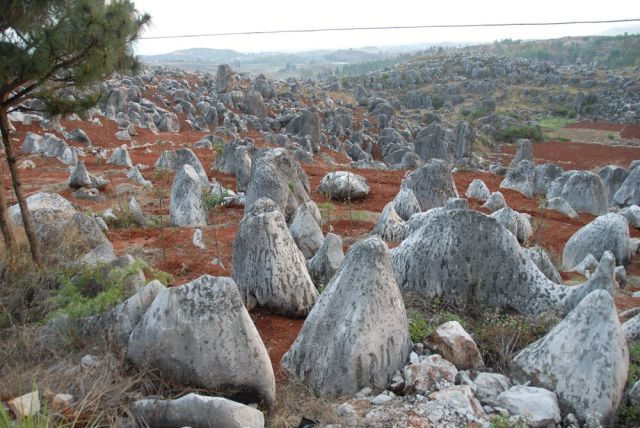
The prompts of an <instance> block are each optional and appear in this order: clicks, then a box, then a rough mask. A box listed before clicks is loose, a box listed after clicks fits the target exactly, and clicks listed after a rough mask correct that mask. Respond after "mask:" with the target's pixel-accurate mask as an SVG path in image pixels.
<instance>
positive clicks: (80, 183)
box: [69, 161, 91, 189]
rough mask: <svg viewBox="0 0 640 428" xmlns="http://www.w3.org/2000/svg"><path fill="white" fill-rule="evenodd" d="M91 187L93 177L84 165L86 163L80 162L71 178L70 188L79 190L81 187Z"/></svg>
mask: <svg viewBox="0 0 640 428" xmlns="http://www.w3.org/2000/svg"><path fill="white" fill-rule="evenodd" d="M90 186H91V176H90V175H89V172H88V171H87V167H86V166H85V165H84V161H78V163H77V164H76V167H75V168H74V169H73V172H72V173H71V175H70V176H69V187H71V188H72V189H79V188H81V187H90Z"/></svg>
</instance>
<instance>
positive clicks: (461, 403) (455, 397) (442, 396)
mask: <svg viewBox="0 0 640 428" xmlns="http://www.w3.org/2000/svg"><path fill="white" fill-rule="evenodd" d="M429 399H431V400H434V401H435V402H436V403H441V404H442V405H443V406H446V407H449V408H454V409H456V411H457V412H458V413H460V414H464V415H473V417H474V418H476V419H482V418H485V417H486V415H485V413H484V410H483V409H482V405H481V404H480V402H479V401H478V400H477V399H476V397H474V395H473V392H472V391H471V388H470V387H469V386H468V385H457V386H452V387H450V388H447V389H443V390H442V391H436V392H432V393H431V394H429Z"/></svg>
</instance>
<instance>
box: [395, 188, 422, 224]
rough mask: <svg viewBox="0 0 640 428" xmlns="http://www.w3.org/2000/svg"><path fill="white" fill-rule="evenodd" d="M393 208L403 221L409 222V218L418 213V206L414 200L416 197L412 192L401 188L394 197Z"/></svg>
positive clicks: (416, 200)
mask: <svg viewBox="0 0 640 428" xmlns="http://www.w3.org/2000/svg"><path fill="white" fill-rule="evenodd" d="M393 208H394V209H395V210H396V213H397V214H398V215H399V216H400V218H401V219H403V220H404V221H407V220H409V217H411V216H412V215H413V214H415V213H419V212H420V204H419V203H418V199H416V195H415V194H414V193H413V190H411V189H409V188H408V187H402V186H401V187H400V191H399V192H398V194H397V195H396V197H395V198H394V199H393Z"/></svg>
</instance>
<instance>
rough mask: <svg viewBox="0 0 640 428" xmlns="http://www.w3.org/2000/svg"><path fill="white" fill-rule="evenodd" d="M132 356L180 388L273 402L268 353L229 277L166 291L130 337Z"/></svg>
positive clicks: (208, 278) (209, 278)
mask: <svg viewBox="0 0 640 428" xmlns="http://www.w3.org/2000/svg"><path fill="white" fill-rule="evenodd" d="M128 357H129V358H130V359H131V360H132V361H133V362H134V364H135V365H136V366H138V367H145V366H148V367H152V368H157V369H159V370H161V371H162V372H163V373H165V374H167V375H169V376H171V377H172V378H173V379H174V380H175V381H176V382H179V383H182V384H186V385H196V386H200V387H203V388H208V389H215V390H220V391H222V392H224V394H225V395H228V396H235V395H238V396H242V397H244V398H246V399H248V400H259V401H264V402H265V403H266V404H267V405H268V406H270V405H271V404H273V402H274V401H275V387H276V386H275V378H274V375H273V369H272V368H271V362H270V360H269V354H268V353H267V350H266V348H265V347H264V344H263V343H262V339H261V338H260V335H259V334H258V331H257V330H256V328H255V326H254V325H253V322H252V321H251V317H250V316H249V313H248V312H247V310H246V309H245V307H244V304H243V303H242V299H241V298H240V293H238V289H237V288H236V286H235V284H234V282H233V280H232V279H231V278H223V277H212V276H209V275H204V276H201V277H200V278H198V279H195V280H193V281H191V282H190V283H188V284H185V285H182V286H180V287H173V288H167V289H164V290H162V291H161V292H160V293H159V294H158V296H157V297H156V298H155V300H154V301H153V303H152V304H151V306H150V307H149V309H148V310H147V312H146V313H145V315H144V317H143V318H142V320H141V321H140V323H139V324H138V325H137V326H136V328H135V329H134V330H133V332H132V333H131V337H130V338H129V345H128ZM250 402H253V401H250Z"/></svg>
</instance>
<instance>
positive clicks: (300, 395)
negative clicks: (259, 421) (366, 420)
mask: <svg viewBox="0 0 640 428" xmlns="http://www.w3.org/2000/svg"><path fill="white" fill-rule="evenodd" d="M346 400H347V398H345V399H343V400H340V398H336V399H333V400H327V399H323V398H318V397H316V396H315V395H314V394H313V392H312V391H311V390H310V389H309V388H308V387H307V386H305V385H303V384H301V383H299V382H296V381H294V380H287V381H285V382H282V383H280V384H278V386H277V389H276V403H275V405H274V406H273V409H271V411H270V412H269V413H267V414H266V415H265V416H266V426H268V427H282V428H295V427H297V426H299V424H300V421H301V420H302V418H303V417H304V418H306V419H310V420H313V421H316V422H317V423H319V424H331V423H333V424H340V423H342V424H344V422H345V421H343V420H342V418H340V417H338V416H337V415H336V412H335V410H334V407H335V406H336V405H338V404H341V403H343V402H345V401H346Z"/></svg>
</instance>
